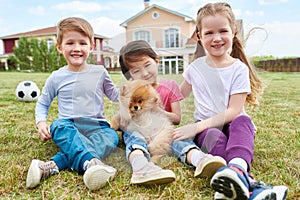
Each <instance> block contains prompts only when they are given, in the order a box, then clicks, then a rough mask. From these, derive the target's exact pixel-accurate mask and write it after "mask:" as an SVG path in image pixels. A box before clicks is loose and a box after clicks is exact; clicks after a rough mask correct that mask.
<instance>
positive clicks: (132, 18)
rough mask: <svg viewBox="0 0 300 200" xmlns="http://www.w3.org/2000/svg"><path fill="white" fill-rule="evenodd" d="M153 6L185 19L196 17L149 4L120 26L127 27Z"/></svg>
mask: <svg viewBox="0 0 300 200" xmlns="http://www.w3.org/2000/svg"><path fill="white" fill-rule="evenodd" d="M152 8H158V9H160V10H163V11H166V12H169V13H172V14H174V15H177V16H180V17H183V18H184V19H185V21H194V19H193V18H192V17H189V16H187V15H184V14H181V13H179V12H176V11H173V10H169V9H167V8H164V7H161V6H159V5H156V4H153V5H151V6H149V7H148V8H145V9H144V10H142V11H141V12H139V13H137V14H136V15H134V16H132V17H130V18H129V19H127V20H126V21H124V22H123V23H121V24H120V26H123V27H126V26H127V23H128V22H131V21H132V20H134V19H136V18H137V17H139V16H141V15H143V14H144V13H146V12H147V11H149V10H151V9H152Z"/></svg>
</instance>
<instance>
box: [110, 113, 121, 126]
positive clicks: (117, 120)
mask: <svg viewBox="0 0 300 200" xmlns="http://www.w3.org/2000/svg"><path fill="white" fill-rule="evenodd" d="M110 127H111V128H112V129H115V130H118V129H119V127H120V115H115V116H114V117H113V118H112V120H111V123H110Z"/></svg>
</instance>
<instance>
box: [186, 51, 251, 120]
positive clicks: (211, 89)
mask: <svg viewBox="0 0 300 200" xmlns="http://www.w3.org/2000/svg"><path fill="white" fill-rule="evenodd" d="M183 77H184V79H185V80H186V81H187V82H188V83H189V84H190V85H191V86H192V91H193V95H194V105H195V113H194V119H195V121H201V120H205V119H208V118H210V117H212V116H214V115H216V114H218V113H221V112H223V111H225V110H226V108H227V106H228V103H229V97H230V96H231V95H233V94H238V93H247V94H250V93H251V87H250V79H249V69H248V67H247V65H246V64H244V63H243V62H241V61H240V60H239V59H236V61H235V62H234V63H233V64H232V65H230V66H227V67H224V68H213V67H211V66H209V65H208V64H207V63H206V56H204V57H200V58H198V59H196V60H195V61H194V62H192V63H191V64H190V65H189V66H188V68H187V69H186V70H185V71H184V73H183ZM241 114H244V115H246V112H245V110H244V109H243V110H242V112H241Z"/></svg>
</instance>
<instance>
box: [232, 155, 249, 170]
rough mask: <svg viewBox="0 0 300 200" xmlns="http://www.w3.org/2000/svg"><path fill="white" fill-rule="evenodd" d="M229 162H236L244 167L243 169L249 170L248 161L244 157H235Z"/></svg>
mask: <svg viewBox="0 0 300 200" xmlns="http://www.w3.org/2000/svg"><path fill="white" fill-rule="evenodd" d="M228 164H236V165H239V166H241V167H242V169H243V170H244V171H245V172H247V169H248V165H247V162H246V161H245V160H244V159H243V158H234V159H232V160H230V161H229V163H228Z"/></svg>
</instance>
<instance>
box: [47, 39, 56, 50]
mask: <svg viewBox="0 0 300 200" xmlns="http://www.w3.org/2000/svg"><path fill="white" fill-rule="evenodd" d="M53 45H54V41H53V40H52V39H48V40H47V48H48V51H50V49H51V47H52V46H53Z"/></svg>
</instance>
